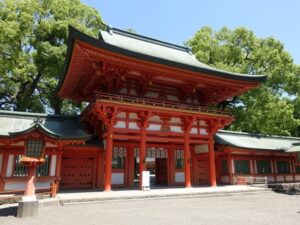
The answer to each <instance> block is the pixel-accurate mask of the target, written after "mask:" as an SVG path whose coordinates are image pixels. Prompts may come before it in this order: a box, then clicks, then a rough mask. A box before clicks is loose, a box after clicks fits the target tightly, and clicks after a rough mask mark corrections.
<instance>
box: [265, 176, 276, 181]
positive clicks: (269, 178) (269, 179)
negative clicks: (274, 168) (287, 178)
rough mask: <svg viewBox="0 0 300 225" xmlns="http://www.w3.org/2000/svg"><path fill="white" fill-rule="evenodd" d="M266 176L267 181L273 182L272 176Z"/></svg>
mask: <svg viewBox="0 0 300 225" xmlns="http://www.w3.org/2000/svg"><path fill="white" fill-rule="evenodd" d="M267 178H268V182H274V180H275V179H274V177H273V176H268V177H267Z"/></svg>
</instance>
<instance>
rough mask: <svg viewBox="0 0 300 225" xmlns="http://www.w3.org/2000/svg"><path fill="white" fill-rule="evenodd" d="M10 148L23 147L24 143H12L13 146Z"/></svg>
mask: <svg viewBox="0 0 300 225" xmlns="http://www.w3.org/2000/svg"><path fill="white" fill-rule="evenodd" d="M12 146H24V141H20V142H17V143H14V144H12Z"/></svg>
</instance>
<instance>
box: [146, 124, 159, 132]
mask: <svg viewBox="0 0 300 225" xmlns="http://www.w3.org/2000/svg"><path fill="white" fill-rule="evenodd" d="M147 130H152V131H157V130H161V125H159V124H150V125H149V127H148V128H147Z"/></svg>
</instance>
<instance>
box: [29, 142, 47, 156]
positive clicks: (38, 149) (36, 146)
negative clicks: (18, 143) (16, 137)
mask: <svg viewBox="0 0 300 225" xmlns="http://www.w3.org/2000/svg"><path fill="white" fill-rule="evenodd" d="M43 147H44V141H43V140H42V139H28V140H27V141H26V156H27V157H33V158H40V157H42V152H43Z"/></svg>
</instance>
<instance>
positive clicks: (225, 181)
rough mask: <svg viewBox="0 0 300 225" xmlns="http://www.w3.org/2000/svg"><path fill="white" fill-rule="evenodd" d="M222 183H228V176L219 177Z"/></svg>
mask: <svg viewBox="0 0 300 225" xmlns="http://www.w3.org/2000/svg"><path fill="white" fill-rule="evenodd" d="M221 182H222V183H229V176H221Z"/></svg>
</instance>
